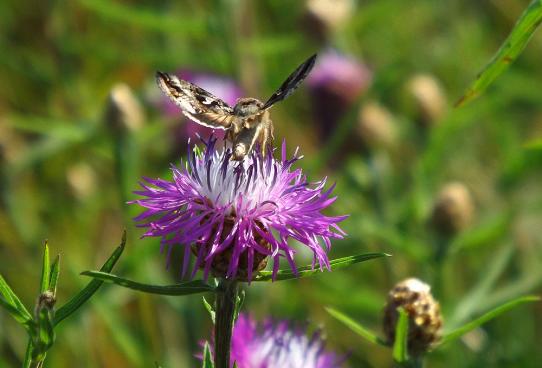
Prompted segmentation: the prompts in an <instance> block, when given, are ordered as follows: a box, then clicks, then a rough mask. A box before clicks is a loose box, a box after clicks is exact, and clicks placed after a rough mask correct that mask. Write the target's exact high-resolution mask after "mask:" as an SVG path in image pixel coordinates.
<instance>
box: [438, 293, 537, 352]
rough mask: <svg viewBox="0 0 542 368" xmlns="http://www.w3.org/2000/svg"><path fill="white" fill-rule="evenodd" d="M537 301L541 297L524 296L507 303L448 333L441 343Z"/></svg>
mask: <svg viewBox="0 0 542 368" xmlns="http://www.w3.org/2000/svg"><path fill="white" fill-rule="evenodd" d="M537 301H540V297H539V296H534V295H530V296H523V297H520V298H517V299H514V300H511V301H509V302H508V303H505V304H503V305H500V306H498V307H497V308H495V309H492V310H491V311H489V312H487V313H486V314H484V315H483V316H481V317H480V318H477V319H475V320H474V321H472V322H469V323H467V324H465V325H463V326H461V327H459V328H457V329H455V330H454V331H452V332H450V333H447V334H446V335H444V337H443V338H442V342H441V343H442V344H445V343H447V342H450V341H452V340H455V339H457V338H459V337H461V336H463V335H464V334H466V333H467V332H469V331H472V330H474V329H475V328H477V327H479V326H481V325H482V324H484V323H486V322H488V321H490V320H492V319H493V318H495V317H497V316H499V315H501V314H502V313H504V312H507V311H509V310H510V309H512V308H514V307H516V306H518V305H521V304H524V303H529V302H537Z"/></svg>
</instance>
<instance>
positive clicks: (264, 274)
mask: <svg viewBox="0 0 542 368" xmlns="http://www.w3.org/2000/svg"><path fill="white" fill-rule="evenodd" d="M381 257H391V255H389V254H387V253H367V254H358V255H356V256H348V257H343V258H337V259H334V260H332V261H331V262H329V265H330V269H331V270H332V271H333V270H336V269H339V268H343V267H347V266H351V265H353V264H356V263H361V262H365V261H368V260H371V259H375V258H381ZM297 271H298V272H297V274H296V273H294V272H293V271H292V270H282V271H278V272H277V276H276V278H275V281H284V280H291V279H299V278H302V277H308V276H314V275H316V274H318V273H320V269H318V268H314V269H313V267H312V265H309V266H303V267H299V268H298V269H297ZM272 279H273V272H272V271H260V272H259V273H258V274H257V275H256V277H255V278H254V280H253V281H272Z"/></svg>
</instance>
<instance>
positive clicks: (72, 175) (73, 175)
mask: <svg viewBox="0 0 542 368" xmlns="http://www.w3.org/2000/svg"><path fill="white" fill-rule="evenodd" d="M66 179H67V181H68V184H69V185H70V188H71V190H72V192H73V194H74V195H75V196H76V197H77V198H78V199H81V200H82V199H85V198H88V197H89V196H90V195H92V194H93V193H94V191H95V190H96V181H97V180H96V173H95V171H94V169H93V168H92V167H91V166H90V165H89V164H87V163H86V162H79V163H77V164H75V165H73V166H71V167H69V168H68V170H67V171H66Z"/></svg>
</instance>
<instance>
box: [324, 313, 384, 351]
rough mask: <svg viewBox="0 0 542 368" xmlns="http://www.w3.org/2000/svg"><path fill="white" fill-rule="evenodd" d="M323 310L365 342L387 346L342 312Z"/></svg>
mask: <svg viewBox="0 0 542 368" xmlns="http://www.w3.org/2000/svg"><path fill="white" fill-rule="evenodd" d="M325 310H326V311H327V312H328V313H329V314H331V315H332V316H333V317H334V318H335V319H337V320H339V321H340V322H342V323H343V324H345V325H346V326H347V327H348V328H350V329H351V330H352V331H354V332H355V333H357V334H358V335H359V336H361V337H363V338H364V339H366V340H367V341H369V342H372V343H373V344H376V345H382V346H388V344H387V343H386V342H385V341H384V340H383V339H381V338H380V337H378V336H377V335H376V334H375V333H374V332H372V331H370V330H368V329H366V328H365V327H363V326H362V325H360V324H359V323H357V322H356V321H354V320H353V319H352V318H350V317H348V316H347V315H346V314H343V313H342V312H339V311H338V310H336V309H334V308H330V307H326V308H325Z"/></svg>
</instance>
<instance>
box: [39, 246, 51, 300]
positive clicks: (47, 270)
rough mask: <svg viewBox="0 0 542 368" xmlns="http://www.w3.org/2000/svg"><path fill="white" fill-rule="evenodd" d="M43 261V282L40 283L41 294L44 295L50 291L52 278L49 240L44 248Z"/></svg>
mask: <svg viewBox="0 0 542 368" xmlns="http://www.w3.org/2000/svg"><path fill="white" fill-rule="evenodd" d="M43 248H44V249H43V261H42V263H41V281H40V294H43V293H44V292H45V291H47V290H48V289H49V279H50V276H51V264H50V263H49V245H48V244H47V240H46V241H45V245H44V247H43Z"/></svg>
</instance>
